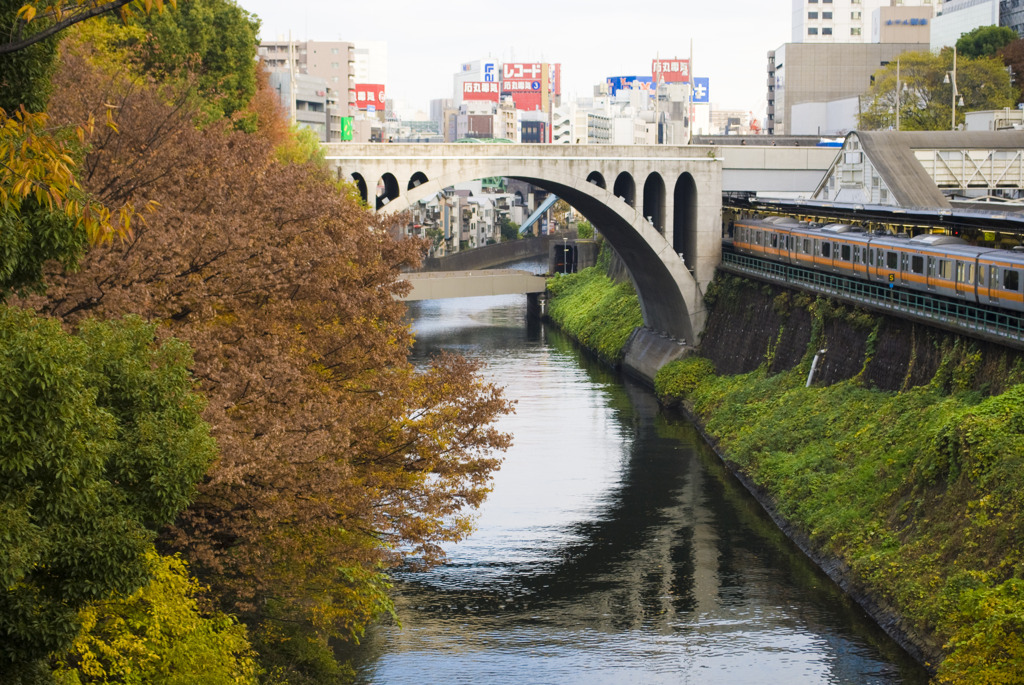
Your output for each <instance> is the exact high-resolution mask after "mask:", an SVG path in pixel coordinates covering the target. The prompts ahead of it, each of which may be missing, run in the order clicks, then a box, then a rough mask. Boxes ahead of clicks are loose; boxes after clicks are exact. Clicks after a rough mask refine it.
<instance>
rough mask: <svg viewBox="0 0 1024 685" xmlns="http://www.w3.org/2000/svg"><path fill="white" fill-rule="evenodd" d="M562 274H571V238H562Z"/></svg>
mask: <svg viewBox="0 0 1024 685" xmlns="http://www.w3.org/2000/svg"><path fill="white" fill-rule="evenodd" d="M562 273H563V274H567V273H569V238H567V237H566V236H564V235H563V236H562Z"/></svg>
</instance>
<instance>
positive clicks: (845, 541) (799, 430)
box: [552, 279, 1024, 684]
mask: <svg viewBox="0 0 1024 685" xmlns="http://www.w3.org/2000/svg"><path fill="white" fill-rule="evenodd" d="M590 287H591V288H593V289H594V290H593V291H589V290H588V291H585V294H584V296H582V297H580V298H579V299H580V303H581V305H582V306H586V305H587V303H588V302H591V301H595V300H598V301H599V300H600V299H601V298H602V297H610V296H611V294H612V292H613V287H612V286H611V285H610V281H605V282H602V281H598V280H596V279H595V280H594V281H593V282H592V283H591V285H590ZM711 292H712V295H713V294H714V292H715V291H714V290H712V291H711ZM574 297H576V293H575V292H574V291H571V290H569V289H564V290H562V291H559V292H557V294H556V297H555V301H554V302H552V310H554V309H555V308H556V307H558V308H565V309H569V310H571V309H572V308H573V307H574V299H573V298H574ZM728 299H729V298H719V301H718V302H716V298H715V297H713V296H712V297H711V298H709V303H712V304H713V305H714V306H713V308H712V314H711V316H712V317H728V316H739V317H740V318H742V316H743V313H742V312H741V311H740V310H737V311H735V312H734V311H731V310H730V309H729V307H728V303H727V300H728ZM805 299H807V303H808V310H809V312H810V316H809V317H808V320H809V321H810V331H809V335H810V342H809V344H808V345H807V352H806V354H805V356H804V358H803V359H802V360H801V361H800V363H799V364H797V365H796V366H795V367H793V368H791V369H789V370H785V371H782V372H778V373H769V371H768V368H769V361H770V358H771V355H772V349H770V348H769V349H768V350H766V351H765V357H764V360H763V363H762V364H761V366H760V367H759V368H757V369H756V370H755V371H752V372H750V373H746V374H739V375H724V376H720V375H717V374H716V373H715V365H714V363H713V362H712V361H711V360H709V359H707V358H704V357H701V356H698V355H699V351H698V355H694V356H690V357H687V358H685V359H683V360H680V361H677V362H674V363H672V364H670V365H667V366H666V367H664V368H663V369H662V370H661V372H660V373H659V374H658V377H657V378H656V381H655V383H656V391H657V392H658V395H659V397H660V398H661V399H662V400H663V402H665V403H667V404H680V405H683V406H684V407H685V409H686V410H687V411H688V412H690V413H691V414H692V415H693V416H694V417H695V418H696V419H697V420H698V421H699V422H700V423H701V424H702V425H703V427H704V429H705V431H706V433H707V434H708V435H709V436H710V438H711V439H712V440H713V441H714V442H715V444H716V447H717V448H718V450H719V452H720V453H721V454H722V455H723V456H724V458H725V459H726V460H727V461H728V462H730V464H731V465H732V467H733V468H734V469H735V470H737V471H738V472H740V473H741V474H742V475H743V477H744V478H745V479H747V480H748V482H750V483H752V485H753V487H755V488H756V489H757V490H758V491H759V494H760V496H761V498H762V500H763V501H765V502H766V503H767V504H768V505H769V506H771V507H772V508H774V509H775V510H776V511H777V512H778V514H779V515H780V516H781V517H782V518H783V519H784V520H785V521H786V522H787V523H788V524H789V525H790V526H791V527H792V529H793V531H794V532H795V534H796V535H797V536H798V537H800V538H802V539H804V540H805V541H806V543H807V545H808V547H809V548H810V550H811V551H812V552H814V553H815V554H816V555H818V556H819V558H822V559H834V560H838V561H839V563H840V566H841V567H842V569H843V575H844V576H845V578H847V579H848V580H849V581H850V587H849V589H850V590H852V591H853V592H855V593H857V594H860V595H862V596H865V597H868V598H870V599H871V600H873V601H874V602H875V603H876V605H877V606H878V607H880V608H881V610H882V612H883V613H885V614H887V615H889V616H890V617H891V618H892V623H893V625H897V626H899V628H900V629H901V630H903V631H905V632H906V634H907V635H908V636H909V638H910V641H911V643H912V644H916V646H917V647H918V648H920V653H921V654H922V655H924V656H925V658H928V659H931V662H930V663H929V664H928V665H929V666H930V667H931V668H933V669H936V673H937V674H936V679H937V681H938V682H944V683H964V684H967V683H972V684H974V683H1016V682H1022V681H1024V552H1022V550H1024V494H1022V493H1024V482H1022V481H1024V476H1022V473H1024V470H1022V466H1024V464H1022V463H1021V462H1022V460H1024V402H1022V400H1024V385H1010V387H1009V388H1008V389H1006V390H1005V391H1003V392H1001V393H1000V394H998V395H995V396H987V395H985V394H984V393H982V392H979V391H978V390H976V389H975V388H977V387H978V383H977V382H975V380H976V379H975V378H974V376H975V374H976V373H977V372H978V369H979V368H980V366H981V361H982V360H981V358H980V357H981V355H980V354H979V353H978V350H977V349H976V348H975V347H974V346H973V345H972V344H971V343H970V342H968V341H963V340H956V339H955V338H952V337H950V338H949V339H948V342H947V343H946V344H945V345H944V347H943V349H942V350H941V354H942V363H941V365H940V366H939V370H938V372H937V373H935V375H934V377H933V378H932V379H931V381H930V382H928V383H927V384H924V385H918V386H916V387H904V389H903V390H901V391H899V392H882V391H879V390H876V389H872V388H871V387H866V384H865V382H864V380H863V375H858V376H855V377H854V378H851V379H849V380H844V381H841V382H838V383H835V384H833V385H830V386H828V387H820V386H813V385H812V387H809V388H808V387H805V384H806V380H807V376H808V372H809V370H810V366H811V361H812V358H813V354H814V352H815V351H816V350H818V349H820V348H821V347H822V346H823V342H824V341H823V338H822V336H823V335H824V333H823V331H825V330H826V328H827V327H826V325H825V324H826V321H825V319H826V318H828V317H829V316H834V315H836V313H837V312H839V311H840V310H842V308H836V307H833V306H830V305H829V303H827V302H826V301H823V300H818V301H815V300H813V298H805ZM845 315H846V316H847V317H849V316H853V317H855V318H856V323H857V325H860V326H866V327H867V330H873V331H875V333H877V330H878V328H877V325H876V323H877V320H876V318H875V317H873V316H872V315H870V314H867V313H865V312H858V311H855V310H849V311H845ZM556 321H557V319H556ZM600 323H601V321H600V320H597V321H596V322H595V324H596V325H600ZM600 335H601V333H600V332H594V333H592V334H591V336H592V337H594V338H596V337H599V336H600ZM868 339H869V344H868V345H867V346H866V348H867V349H866V350H865V356H866V357H867V358H870V357H871V355H874V354H877V351H876V350H875V349H874V345H873V344H871V340H873V339H874V338H873V335H869V336H868ZM605 355H606V357H607V358H614V354H608V353H605ZM863 361H864V364H865V366H866V364H867V359H865V360H863ZM1007 373H1008V374H1009V375H1010V377H1016V378H1018V379H1019V378H1020V369H1019V368H1018V369H1010V370H1008V372H1007ZM908 377H909V373H908Z"/></svg>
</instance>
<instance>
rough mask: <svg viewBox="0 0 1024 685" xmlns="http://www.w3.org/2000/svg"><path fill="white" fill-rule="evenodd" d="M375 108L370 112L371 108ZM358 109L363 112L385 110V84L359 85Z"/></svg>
mask: <svg viewBox="0 0 1024 685" xmlns="http://www.w3.org/2000/svg"><path fill="white" fill-rule="evenodd" d="M371 107H372V108H373V109H372V110H370V108H371ZM356 108H357V109H363V110H370V111H376V110H383V109H384V84H383V83H357V84H356Z"/></svg>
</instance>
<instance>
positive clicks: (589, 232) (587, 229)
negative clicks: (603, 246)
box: [576, 220, 594, 240]
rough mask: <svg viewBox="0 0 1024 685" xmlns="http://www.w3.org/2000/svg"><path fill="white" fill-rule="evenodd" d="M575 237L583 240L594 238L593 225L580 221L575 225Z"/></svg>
mask: <svg viewBox="0 0 1024 685" xmlns="http://www.w3.org/2000/svg"><path fill="white" fill-rule="evenodd" d="M576 231H577V235H578V236H579V237H580V238H581V239H583V240H589V239H591V238H593V237H594V225H593V224H592V223H590V222H589V221H586V220H584V221H581V222H579V223H578V224H576Z"/></svg>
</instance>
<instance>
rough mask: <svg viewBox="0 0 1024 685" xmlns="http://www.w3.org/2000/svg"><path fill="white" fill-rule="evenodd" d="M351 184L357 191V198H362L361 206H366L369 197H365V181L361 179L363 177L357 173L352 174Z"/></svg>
mask: <svg viewBox="0 0 1024 685" xmlns="http://www.w3.org/2000/svg"><path fill="white" fill-rule="evenodd" d="M352 183H354V184H355V186H356V189H358V190H359V197H361V198H362V200H363V204H368V200H369V196H368V195H367V188H366V179H365V178H363V175H362V174H359V173H354V174H352Z"/></svg>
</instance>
